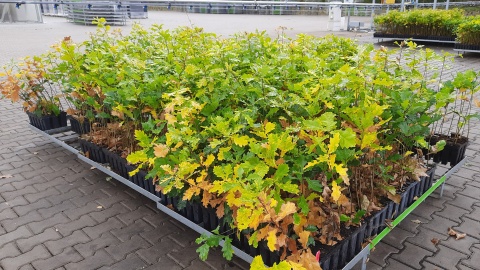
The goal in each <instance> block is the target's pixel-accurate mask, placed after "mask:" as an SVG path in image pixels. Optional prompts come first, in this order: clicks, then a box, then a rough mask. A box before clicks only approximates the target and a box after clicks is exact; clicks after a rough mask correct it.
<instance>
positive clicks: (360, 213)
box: [352, 209, 367, 224]
mask: <svg viewBox="0 0 480 270" xmlns="http://www.w3.org/2000/svg"><path fill="white" fill-rule="evenodd" d="M366 212H367V211H365V210H363V209H362V210H359V211H357V213H356V214H355V217H354V218H353V219H352V222H353V223H355V224H358V223H359V222H360V220H362V217H363V215H365V213H366Z"/></svg>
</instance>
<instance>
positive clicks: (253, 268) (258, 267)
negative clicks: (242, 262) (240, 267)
mask: <svg viewBox="0 0 480 270" xmlns="http://www.w3.org/2000/svg"><path fill="white" fill-rule="evenodd" d="M265 269H268V268H267V267H266V266H265V264H264V263H263V260H262V256H260V255H258V256H255V258H253V261H252V264H251V265H250V270H265Z"/></svg>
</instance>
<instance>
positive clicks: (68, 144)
mask: <svg viewBox="0 0 480 270" xmlns="http://www.w3.org/2000/svg"><path fill="white" fill-rule="evenodd" d="M30 128H31V129H32V130H33V131H35V132H37V133H39V134H41V135H43V136H44V137H45V138H47V139H49V140H50V141H52V142H54V143H55V144H57V145H59V146H61V147H63V148H65V149H66V150H68V151H70V152H72V153H73V154H75V155H77V157H78V158H79V159H80V160H82V161H83V162H85V163H87V164H89V165H90V166H92V167H94V168H96V169H98V170H100V171H102V172H103V173H105V174H107V175H109V176H111V177H112V178H114V179H116V180H117V181H119V182H121V183H123V184H125V185H127V186H128V187H130V188H132V189H134V190H135V191H137V192H139V193H140V194H142V195H143V196H145V197H147V198H148V199H150V200H152V201H154V202H155V203H156V205H157V208H158V209H159V210H160V211H162V212H164V213H165V214H167V215H169V216H171V217H172V218H174V219H176V220H177V221H179V222H181V223H183V224H184V225H186V226H188V227H189V228H191V229H193V230H194V231H196V232H198V233H200V234H206V235H211V233H210V232H209V231H208V230H206V229H204V228H202V227H201V226H200V225H198V224H196V223H194V222H193V221H191V220H189V219H187V218H185V217H183V216H182V215H180V214H179V213H177V212H175V211H173V210H171V209H170V208H168V207H167V206H165V205H163V204H162V203H160V199H161V198H160V197H159V196H157V195H155V194H152V193H150V192H148V191H147V190H145V189H143V188H141V187H140V186H138V185H135V184H134V183H132V182H131V181H129V180H128V179H126V178H124V177H122V176H120V175H119V174H117V173H115V172H113V171H112V170H110V169H109V168H107V167H105V166H103V165H102V164H100V163H97V162H95V161H92V160H91V159H89V158H87V157H86V156H84V155H83V154H82V152H81V151H80V150H78V148H79V146H78V138H79V136H78V134H76V133H74V132H72V131H71V127H70V126H66V127H61V128H56V129H51V130H47V131H42V130H40V129H37V128H36V127H34V126H32V125H30ZM467 159H468V158H467V157H465V158H463V159H462V160H461V161H460V162H459V163H458V164H457V165H455V166H453V167H452V168H450V169H448V170H447V171H446V172H445V173H444V174H443V175H442V176H440V178H438V179H437V180H436V182H435V183H434V184H433V185H432V186H431V187H430V188H429V189H428V190H426V191H425V192H424V193H423V194H422V195H421V196H420V197H419V198H418V199H416V200H415V201H414V202H413V204H412V205H410V206H409V207H407V208H406V209H405V210H404V211H403V213H401V214H400V215H399V216H398V217H397V218H395V219H394V220H393V221H392V222H391V223H389V224H388V225H387V226H386V227H385V229H383V230H382V231H381V232H379V233H378V234H377V235H376V236H375V238H373V240H371V242H370V244H368V245H367V246H365V247H364V248H363V249H362V250H361V251H360V252H359V253H358V254H357V255H356V256H355V257H354V258H353V259H352V260H350V262H348V263H347V265H346V266H344V267H343V270H350V269H352V268H353V267H354V266H355V265H357V264H358V263H361V264H362V270H365V269H366V262H367V258H368V256H369V255H370V251H371V250H372V249H373V248H374V247H375V246H376V245H377V244H378V243H379V242H380V241H381V240H382V239H383V238H384V237H385V236H386V235H387V234H388V233H389V232H390V231H391V230H392V229H393V228H395V227H396V226H397V225H398V224H399V223H400V222H401V221H402V220H404V219H405V218H406V217H407V216H408V215H409V214H410V213H411V212H412V211H413V210H414V209H415V208H416V207H417V206H418V205H419V204H421V203H422V202H423V201H424V200H425V199H426V198H427V197H428V196H430V194H431V193H432V192H433V191H435V190H436V189H437V188H438V187H441V191H440V196H442V195H443V188H444V184H445V181H446V179H447V178H449V177H450V176H451V175H452V174H453V173H454V172H456V171H458V170H459V169H460V168H461V167H462V166H463V164H464V163H465V162H466V161H467ZM220 244H221V246H223V241H221V243H220ZM233 250H234V253H235V255H236V256H237V257H239V258H240V259H242V260H244V261H246V262H247V263H251V262H252V260H253V258H252V257H251V256H250V255H249V254H247V253H245V252H244V251H242V250H240V249H239V248H237V247H235V246H233Z"/></svg>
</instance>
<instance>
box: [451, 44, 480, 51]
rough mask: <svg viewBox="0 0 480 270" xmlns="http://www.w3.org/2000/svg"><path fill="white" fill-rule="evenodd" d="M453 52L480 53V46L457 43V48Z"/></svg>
mask: <svg viewBox="0 0 480 270" xmlns="http://www.w3.org/2000/svg"><path fill="white" fill-rule="evenodd" d="M453 50H455V51H466V52H478V53H480V45H467V44H461V43H455V47H454V48H453Z"/></svg>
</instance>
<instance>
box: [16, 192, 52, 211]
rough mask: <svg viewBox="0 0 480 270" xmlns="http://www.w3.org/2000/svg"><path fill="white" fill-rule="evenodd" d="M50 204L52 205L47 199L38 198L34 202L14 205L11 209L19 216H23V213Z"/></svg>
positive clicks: (49, 205)
mask: <svg viewBox="0 0 480 270" xmlns="http://www.w3.org/2000/svg"><path fill="white" fill-rule="evenodd" d="M27 195H28V194H27ZM51 206H52V204H51V203H50V202H49V201H47V200H45V199H41V200H38V201H36V202H34V203H30V204H27V205H21V206H15V207H13V210H14V211H15V212H16V213H17V214H18V215H19V216H23V215H25V214H27V213H29V212H31V211H34V210H37V209H41V208H47V207H51Z"/></svg>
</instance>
